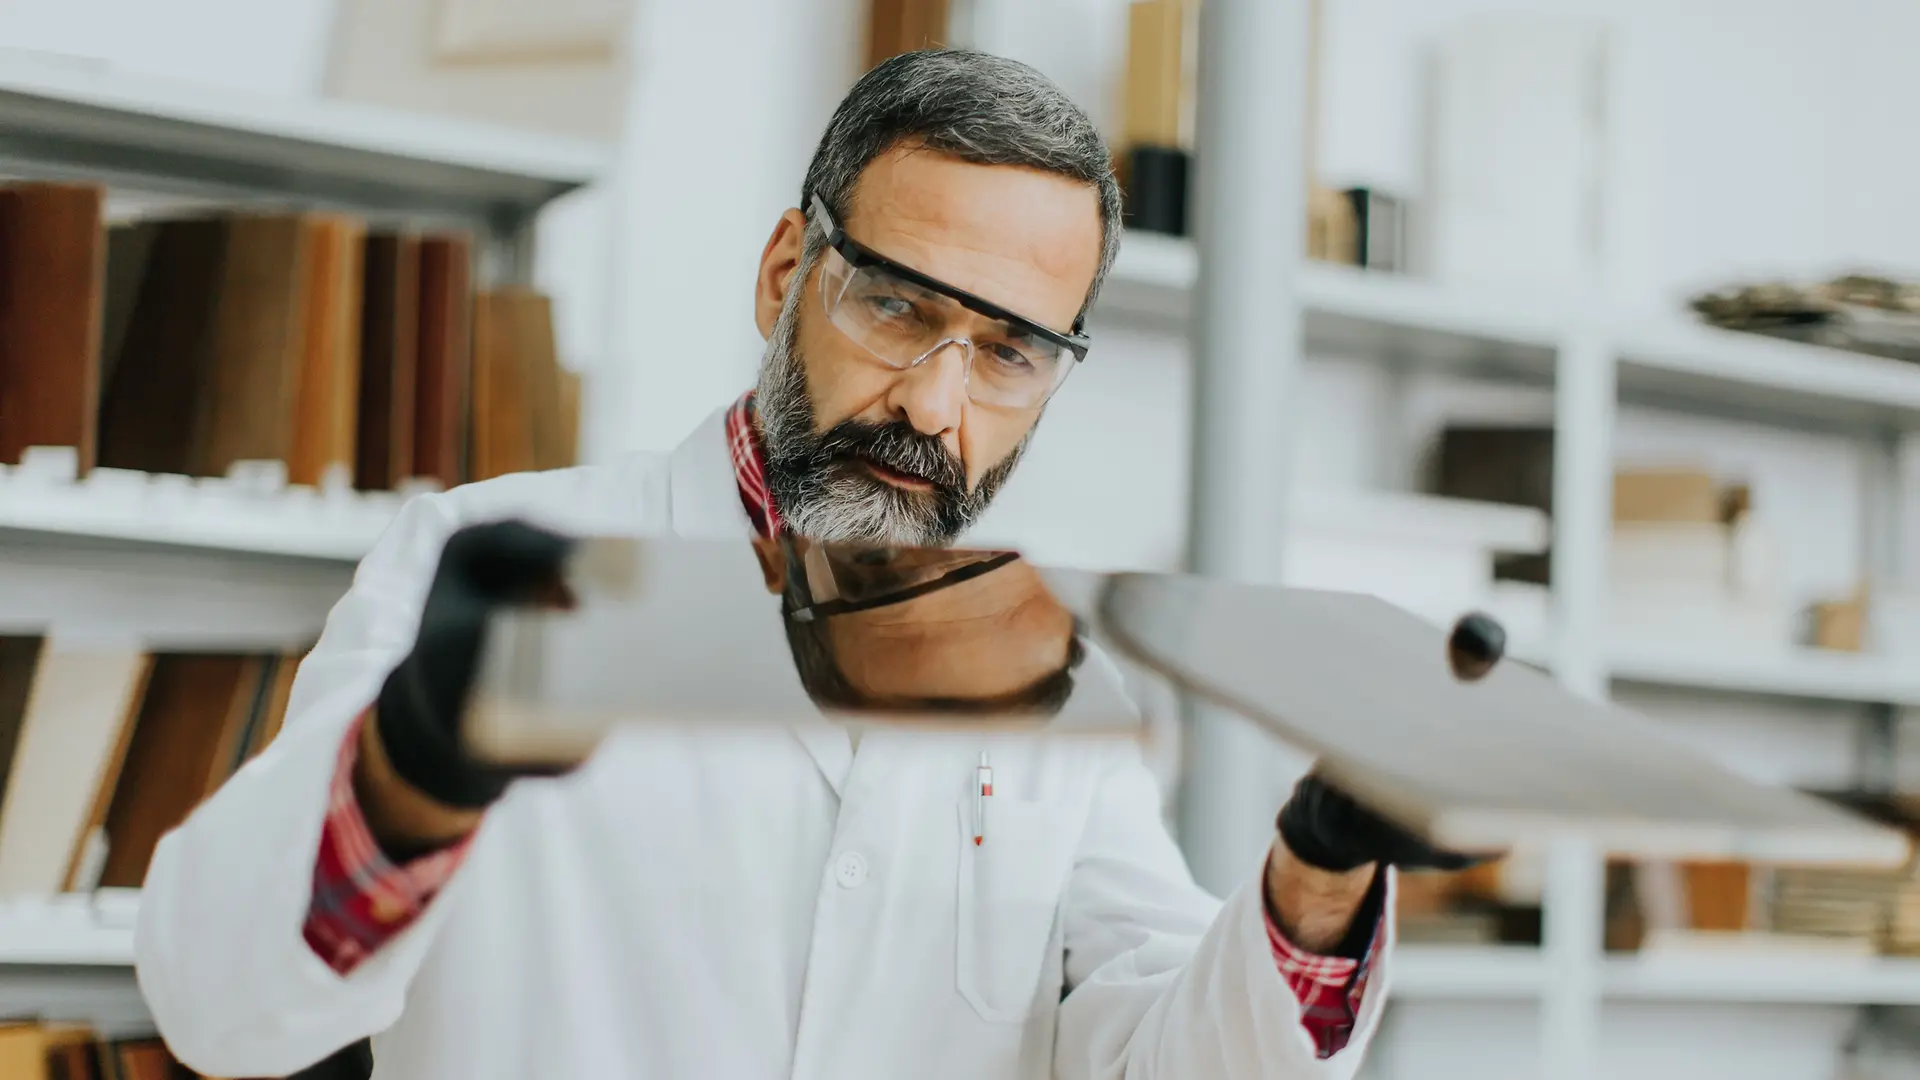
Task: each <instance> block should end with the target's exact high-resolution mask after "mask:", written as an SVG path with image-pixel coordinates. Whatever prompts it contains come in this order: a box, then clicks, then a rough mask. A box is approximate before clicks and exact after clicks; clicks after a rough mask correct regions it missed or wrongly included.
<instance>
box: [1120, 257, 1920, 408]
mask: <svg viewBox="0 0 1920 1080" xmlns="http://www.w3.org/2000/svg"><path fill="white" fill-rule="evenodd" d="M1198 267H1199V260H1198V259H1197V257H1196V254H1195V251H1194V247H1193V245H1192V244H1191V243H1190V242H1188V241H1186V240H1183V239H1178V238H1174V237H1168V236H1163V235H1158V234H1154V233H1131V234H1128V236H1127V238H1126V242H1125V244H1124V245H1123V246H1122V247H1121V250H1120V257H1119V260H1118V261H1117V262H1116V263H1115V264H1114V267H1113V272H1112V275H1111V276H1110V277H1109V279H1108V284H1107V286H1106V289H1105V291H1104V292H1103V294H1102V298H1101V303H1100V310H1101V311H1102V312H1105V313H1108V314H1119V315H1121V316H1123V317H1125V316H1129V315H1131V316H1146V317H1149V318H1154V319H1162V320H1176V321H1177V320H1185V319H1186V318H1187V317H1188V316H1189V314H1190V311H1191V306H1192V298H1191V294H1192V291H1193V285H1194V281H1195V280H1196V278H1197V276H1198ZM1298 285H1299V289H1300V303H1301V305H1302V309H1303V316H1304V322H1305V327H1306V337H1307V343H1308V345H1309V347H1310V348H1312V349H1313V350H1315V351H1316V352H1321V353H1328V354H1335V355H1348V356H1365V357H1372V358H1377V359H1386V360H1406V361H1412V362H1418V363H1421V364H1425V365H1441V366H1455V367H1460V366H1465V367H1468V368H1470V369H1473V370H1476V371H1483V372H1492V373H1500V374H1506V375H1509V376H1516V377H1521V378H1538V377H1540V376H1546V375H1550V374H1551V372H1552V369H1553V355H1554V351H1555V350H1556V349H1557V348H1558V347H1559V344H1560V343H1561V342H1562V341H1564V340H1567V339H1568V338H1569V337H1571V336H1574V335H1586V336H1598V337H1600V338H1601V339H1603V340H1605V341H1606V342H1608V343H1609V345H1610V347H1611V348H1612V350H1613V351H1614V352H1615V353H1616V354H1617V355H1618V356H1619V359H1620V389H1621V393H1622V395H1623V396H1624V397H1625V398H1626V399H1628V400H1633V401H1642V402H1646V403H1650V404H1669V405H1675V406H1678V407H1682V408H1687V409H1695V410H1701V411H1707V412H1724V413H1731V414H1734V415H1741V416H1753V415H1762V416H1766V417H1767V418H1769V419H1774V420H1789V421H1799V420H1805V419H1811V420H1815V421H1819V422H1822V423H1825V424H1832V423H1844V424H1856V423H1875V424H1887V425H1891V426H1896V427H1905V428H1920V364H1909V363H1903V362H1901V361H1898V360H1889V359H1885V358H1882V357H1876V356H1865V355H1862V354H1859V353H1852V352H1846V351H1843V350H1838V349H1826V348H1820V347H1817V346H1812V345H1802V344H1799V343H1797V342H1792V341H1785V340H1781V339H1777V338H1769V337H1764V336H1761V335H1758V334H1741V333H1734V332H1730V331H1725V330H1718V329H1715V328H1712V327H1709V326H1705V325H1702V324H1700V323H1697V322H1694V321H1692V320H1690V319H1689V318H1687V317H1686V316H1684V315H1682V314H1678V313H1652V314H1649V313H1644V312H1623V311H1615V310H1611V309H1609V308H1607V307H1605V306H1604V305H1599V304H1594V303H1582V302H1580V301H1579V300H1578V299H1577V298H1572V297H1566V296H1560V295H1553V294H1538V295H1527V294H1524V293H1521V294H1514V293H1512V292H1509V291H1502V292H1498V293H1495V292H1491V291H1478V290H1469V289H1463V288H1454V287H1449V286H1444V285H1439V284H1435V283H1433V282H1430V281H1426V280H1423V279H1420V278H1417V277H1411V276H1404V275H1398V274H1392V273H1385V272H1378V271H1366V270H1360V269H1357V268H1354V267H1348V266H1339V265H1334V264H1330V263H1321V262H1312V261H1308V262H1304V263H1303V264H1302V266H1301V270H1300V276H1299V278H1298Z"/></svg>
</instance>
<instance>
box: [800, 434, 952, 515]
mask: <svg viewBox="0 0 1920 1080" xmlns="http://www.w3.org/2000/svg"><path fill="white" fill-rule="evenodd" d="M814 457H815V458H816V460H817V461H818V463H819V464H821V465H826V464H828V463H830V462H832V461H835V460H838V459H842V458H865V459H866V460H868V461H871V462H874V463H876V464H879V465H883V466H885V467H887V468H889V469H892V470H894V471H895V472H900V473H905V474H906V475H908V476H913V477H918V478H919V479H921V480H925V481H926V482H927V483H929V484H932V485H933V486H934V488H935V490H937V491H939V492H941V493H943V494H945V495H948V496H950V497H954V498H964V497H965V496H966V493H967V468H966V466H965V465H964V464H962V463H961V461H960V459H959V458H958V457H955V456H954V455H953V454H951V453H949V452H948V450H947V448H946V446H945V445H943V444H942V443H941V442H940V439H939V438H938V437H937V436H933V435H925V434H922V433H920V432H919V431H916V430H914V427H913V425H912V424H909V423H907V422H906V421H904V420H895V421H893V422H891V423H886V424H867V423H862V422H860V421H857V420H842V421H841V422H840V423H838V424H835V425H834V426H833V427H832V428H831V429H829V430H828V431H827V433H826V434H824V435H822V436H820V439H819V441H818V443H817V444H816V445H815V447H814Z"/></svg>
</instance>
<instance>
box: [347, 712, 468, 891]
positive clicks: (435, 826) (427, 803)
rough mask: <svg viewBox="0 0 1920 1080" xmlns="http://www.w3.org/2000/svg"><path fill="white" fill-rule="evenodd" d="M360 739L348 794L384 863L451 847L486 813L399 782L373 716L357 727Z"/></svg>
mask: <svg viewBox="0 0 1920 1080" xmlns="http://www.w3.org/2000/svg"><path fill="white" fill-rule="evenodd" d="M359 740H360V745H359V748H358V752H357V754H356V756H355V759H354V763H353V794H354V798H355V800H357V801H358V802H359V804H360V812H361V814H362V816H364V817H365V818H366V821H367V828H368V829H369V830H370V831H371V832H372V833H373V838H374V840H376V841H377V842H378V843H379V844H380V850H381V851H382V852H384V853H385V854H386V855H387V857H388V858H390V859H392V860H393V861H395V862H407V861H409V860H411V859H414V858H417V857H418V856H421V855H425V854H428V853H430V852H433V851H438V850H440V849H441V848H445V847H449V846H451V845H453V844H456V843H458V842H459V841H460V840H461V839H463V838H464V837H466V836H467V835H468V834H469V833H471V832H473V830H474V829H476V828H478V827H479V825H480V820H481V818H482V817H483V816H485V813H486V812H485V810H483V809H471V808H462V807H456V806H449V805H447V804H446V803H443V802H439V801H437V800H435V799H434V798H432V797H431V796H429V795H426V794H424V793H422V792H421V791H420V790H418V789H417V788H415V787H413V786H412V785H411V784H409V783H407V782H406V781H405V780H403V779H401V777H400V775H399V774H398V773H397V772H395V771H394V768H393V762H392V760H391V759H390V758H389V757H388V755H387V748H386V745H385V744H384V742H383V741H382V740H381V737H380V724H379V717H378V716H377V715H374V714H369V715H368V716H367V718H366V720H365V721H363V722H362V723H361V725H360V732H359Z"/></svg>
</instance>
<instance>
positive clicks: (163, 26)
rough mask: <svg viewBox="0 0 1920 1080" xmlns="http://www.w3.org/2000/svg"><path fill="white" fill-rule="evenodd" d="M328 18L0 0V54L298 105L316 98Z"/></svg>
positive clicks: (220, 7) (303, 0)
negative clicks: (48, 56)
mask: <svg viewBox="0 0 1920 1080" xmlns="http://www.w3.org/2000/svg"><path fill="white" fill-rule="evenodd" d="M333 10H334V0H0V49H19V50H27V51H32V52H42V53H52V54H55V55H59V56H68V57H73V58H76V59H78V60H82V61H89V62H94V63H104V64H107V65H110V66H112V67H113V68H114V69H116V70H118V71H121V72H123V73H127V74H139V75H147V76H154V77H159V78H167V79H179V80H182V81H186V82H193V83H199V84H201V85H206V86H214V87H219V88H221V89H227V90H233V91H236V92H239V93H244V94H262V95H269V96H273V97H302V96H307V95H312V94H317V93H319V92H320V86H321V83H322V80H323V77H324V73H325V71H326V56H327V46H328V44H329V42H330V39H331V36H332V32H333ZM3 60H4V57H3V56H0V61H3Z"/></svg>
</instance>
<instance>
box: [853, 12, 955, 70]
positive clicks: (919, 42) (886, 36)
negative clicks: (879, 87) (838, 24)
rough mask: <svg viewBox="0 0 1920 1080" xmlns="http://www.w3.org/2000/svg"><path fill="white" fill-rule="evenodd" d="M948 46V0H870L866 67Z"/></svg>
mask: <svg viewBox="0 0 1920 1080" xmlns="http://www.w3.org/2000/svg"><path fill="white" fill-rule="evenodd" d="M946 43H947V0H869V7H868V9H867V66H868V67H869V68H871V67H874V66H876V65H878V64H879V63H880V62H881V61H883V60H886V59H888V58H889V57H893V56H898V55H899V54H901V53H904V52H913V51H914V50H916V49H932V48H939V47H940V46H942V45H945V44H946Z"/></svg>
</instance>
